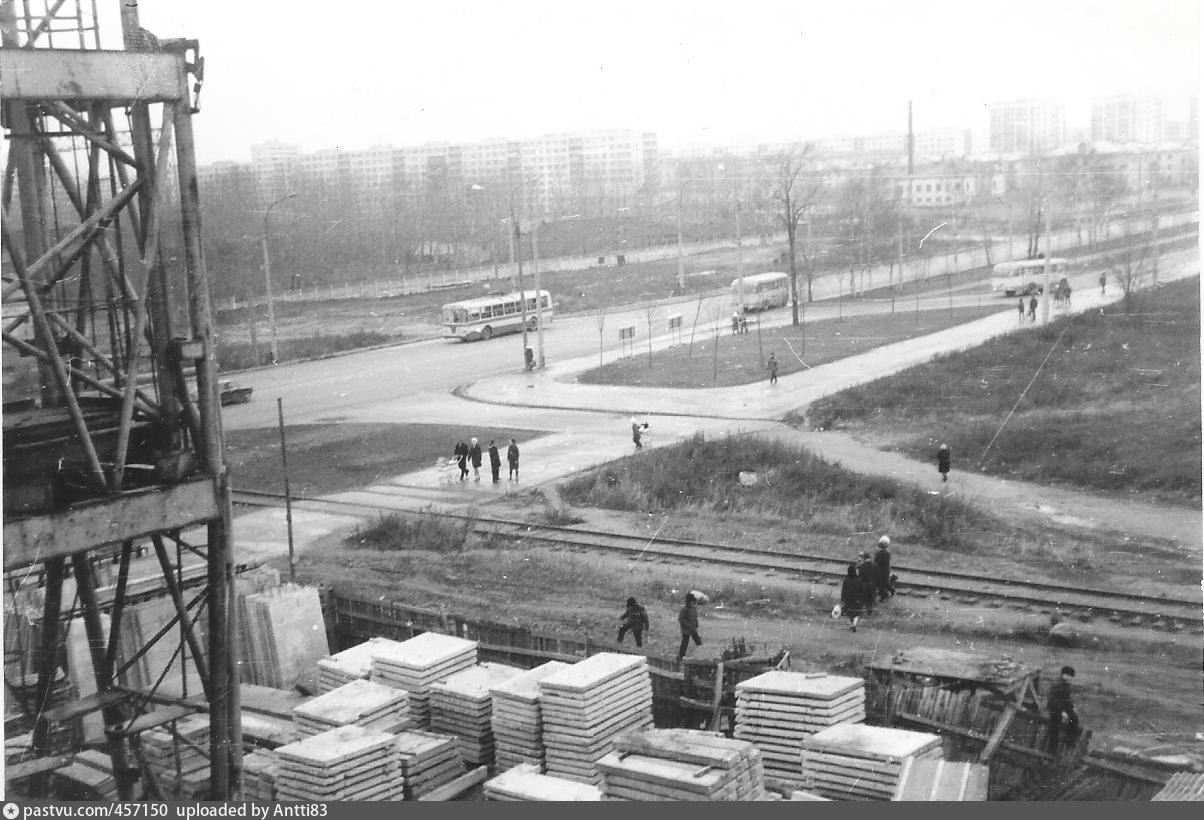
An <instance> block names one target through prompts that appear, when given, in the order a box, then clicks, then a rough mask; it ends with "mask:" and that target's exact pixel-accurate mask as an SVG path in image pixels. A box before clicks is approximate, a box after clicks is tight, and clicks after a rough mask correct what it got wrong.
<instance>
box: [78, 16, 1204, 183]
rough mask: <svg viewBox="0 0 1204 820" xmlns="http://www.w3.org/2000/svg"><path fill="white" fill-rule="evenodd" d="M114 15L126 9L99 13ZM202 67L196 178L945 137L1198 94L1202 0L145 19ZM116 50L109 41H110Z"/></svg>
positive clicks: (1080, 117) (1078, 120) (110, 27)
mask: <svg viewBox="0 0 1204 820" xmlns="http://www.w3.org/2000/svg"><path fill="white" fill-rule="evenodd" d="M100 5H101V7H102V9H103V8H105V7H108V6H112V7H113V8H116V0H100ZM139 8H140V14H141V20H142V25H143V26H144V27H145V28H147V29H149V30H150V31H152V32H154V33H155V34H156V35H157V36H159V37H160V38H164V37H193V38H197V39H199V40H200V44H201V54H202V55H204V57H205V83H204V89H203V91H202V94H201V100H200V104H201V113H200V115H199V116H198V118H197V119H196V127H197V135H198V139H199V143H198V159H199V160H200V161H201V162H202V163H208V162H214V161H217V160H222V159H231V160H238V161H243V160H247V159H249V157H250V146H251V145H252V144H254V143H258V142H264V141H268V140H273V139H277V140H283V141H286V142H293V143H297V144H299V145H300V146H301V148H302V150H305V151H311V150H316V149H319V148H334V147H339V148H361V147H367V146H370V145H375V144H389V145H395V146H406V145H417V144H421V143H424V142H433V141H449V142H468V141H474V140H479V139H487V138H491V137H509V138H523V137H530V136H535V135H538V134H543V133H550V132H564V131H576V130H586V129H592V128H630V129H637V130H646V131H653V132H655V133H656V134H657V135H658V137H659V139H660V142H661V144H662V145H665V146H674V145H684V144H694V143H712V144H732V143H744V142H757V141H774V140H784V139H796V138H800V137H821V136H825V135H838V134H858V133H873V132H877V131H889V130H896V131H901V130H903V129H905V128H906V117H907V101H908V100H912V101H913V102H914V110H915V123H916V129H917V130H924V129H928V128H935V127H943V126H956V127H963V128H970V129H972V130H974V131H975V132H976V135H978V136H979V137H981V138H985V133H986V132H985V126H986V105H987V104H988V103H990V102H995V101H1001V100H1007V99H1012V98H1017V97H1029V96H1051V97H1058V98H1062V99H1064V100H1066V101H1067V103H1068V104H1069V109H1068V113H1069V117H1070V120H1071V124H1072V125H1075V124H1081V125H1086V120H1087V104H1088V101H1089V99H1090V97H1091V96H1098V95H1105V94H1112V93H1122V92H1134V91H1136V92H1148V91H1152V92H1156V93H1161V94H1164V95H1165V96H1166V97H1167V99H1168V104H1169V106H1170V109H1169V115H1170V116H1171V117H1172V118H1181V117H1185V116H1186V99H1187V97H1188V95H1190V94H1195V93H1198V89H1199V85H1200V79H1201V78H1200V39H1201V19H1200V1H1199V0H1008V2H994V3H981V2H967V0H956V2H953V1H951V0H911V1H910V2H909V1H908V0H896V2H888V1H887V0H831V2H824V3H819V2H813V1H812V0H795V1H794V2H782V1H779V0H741V2H723V3H720V2H712V1H711V0H695V2H677V0H642V2H640V1H638V0H636V1H634V2H633V1H632V0H608V1H607V2H605V3H584V2H581V0H557V1H556V2H542V1H541V0H506V2H498V1H497V0H490V1H489V2H483V1H481V0H468V1H466V2H455V1H454V0H428V2H426V3H419V2H415V1H414V0H359V1H358V2H354V1H353V2H349V3H339V2H321V3H320V2H311V1H310V0H291V1H286V0H251V1H250V2H239V3H214V2H198V0H141V2H140V4H139ZM102 25H103V26H105V31H106V32H113V34H114V35H118V36H119V32H120V28H119V25H117V24H116V23H115V22H113V23H108V22H106V21H104V20H103V19H102Z"/></svg>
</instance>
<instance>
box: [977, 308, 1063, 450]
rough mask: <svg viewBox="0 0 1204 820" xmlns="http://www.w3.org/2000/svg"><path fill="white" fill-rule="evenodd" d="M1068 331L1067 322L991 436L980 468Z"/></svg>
mask: <svg viewBox="0 0 1204 820" xmlns="http://www.w3.org/2000/svg"><path fill="white" fill-rule="evenodd" d="M1067 330H1070V323H1069V322H1067V323H1066V326H1065V327H1064V328H1062V332H1061V333H1059V334H1058V338H1056V339H1054V343H1053V344H1052V345H1051V346H1050V348H1049V352H1048V353H1046V354H1045V358H1044V359H1042V360H1041V364H1039V365H1037V370H1036V372H1034V373H1033V377H1032V378H1031V379H1029V380H1028V384H1027V385H1025V387H1024V389H1023V390H1021V391H1020V397H1019V398H1018V399H1016V403H1015V404H1013V405H1012V409H1011V410H1009V411H1008V414H1007V416H1005V417H1004V419H1003V423H1001V424H1000V425H999V429H998V430H996V431H995V435H993V436H991V440H990V442H988V443H987V447H986V449H985V450H983V451H982V455H981V456H979V459H978V466H979V467H982V465H983V464H984V463H985V462H986V460H987V453H989V452H990V451H991V447H993V446H994V445H995V440H996V439H998V438H999V434H1000V433H1002V432H1003V428H1004V427H1006V426H1007V423H1008V421H1010V420H1011V418H1012V416H1013V414H1015V412H1016V408H1017V407H1019V406H1020V402H1022V401H1024V397H1025V396H1026V395H1027V394H1028V391H1029V388H1031V387H1032V386H1033V382H1035V381H1036V380H1037V377H1038V376H1040V375H1041V369H1042V368H1044V367H1045V363H1046V362H1048V361H1049V357H1050V356H1052V355H1053V352H1054V351H1055V350H1057V349H1058V343H1059V342H1061V341H1062V337H1063V336H1065V335H1066V331H1067Z"/></svg>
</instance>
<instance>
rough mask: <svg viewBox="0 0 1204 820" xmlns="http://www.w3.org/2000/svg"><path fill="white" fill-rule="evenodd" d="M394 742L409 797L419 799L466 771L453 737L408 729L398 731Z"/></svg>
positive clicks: (408, 798) (403, 783) (404, 786)
mask: <svg viewBox="0 0 1204 820" xmlns="http://www.w3.org/2000/svg"><path fill="white" fill-rule="evenodd" d="M395 745H396V748H397V752H398V756H399V759H400V761H401V778H402V787H403V789H404V794H405V799H406V800H416V799H417V798H419V797H421V796H422V795H424V794H426V793H427V792H430V791H434V790H435V789H437V788H439V787H440V786H442V785H444V784H446V783H450V782H451V781H453V780H455V779H456V778H457V777H459V776H460V775H462V774H464V763H463V761H461V760H460V752H459V748H458V744H457V741H456V738H454V737H451V736H449V735H437V734H434V733H432V732H421V731H418V730H415V729H409V730H407V731H404V732H398V734H397V739H396V741H395Z"/></svg>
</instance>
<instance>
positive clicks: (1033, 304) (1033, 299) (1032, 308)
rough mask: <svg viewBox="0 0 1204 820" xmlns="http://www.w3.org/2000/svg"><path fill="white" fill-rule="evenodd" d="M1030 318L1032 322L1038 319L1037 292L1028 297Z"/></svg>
mask: <svg viewBox="0 0 1204 820" xmlns="http://www.w3.org/2000/svg"><path fill="white" fill-rule="evenodd" d="M1028 320H1029V321H1030V322H1035V321H1037V294H1035V293H1034V294H1033V295H1032V296H1030V297H1028Z"/></svg>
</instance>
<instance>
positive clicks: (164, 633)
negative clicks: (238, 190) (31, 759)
mask: <svg viewBox="0 0 1204 820" xmlns="http://www.w3.org/2000/svg"><path fill="white" fill-rule="evenodd" d="M95 4H96V0H0V107H2V114H3V126H4V138H5V140H6V142H7V146H8V150H7V162H6V163H5V174H4V179H3V192H2V205H3V220H2V222H0V228H2V231H3V237H2V238H3V244H4V249H5V257H4V260H3V266H2V268H0V270H2V273H3V283H2V285H0V299H2V300H3V330H2V335H3V341H4V363H5V377H6V391H5V394H6V395H5V398H6V404H5V407H4V495H5V498H4V570H5V573H6V575H7V577H8V580H9V591H10V592H13V591H15V590H17V589H18V587H19V586H21V585H24V586H29V585H34V584H38V583H40V584H41V590H40V595H41V599H42V601H43V604H42V611H41V621H40V623H41V627H42V628H41V631H40V637H39V641H40V644H41V645H40V647H38V649H40V652H38V653H36V657H37V659H38V660H37V667H36V670H35V671H36V674H37V683H36V694H35V697H34V698H33V701H34V703H35V704H37V708H36V709H35V710H34V711H35V712H36V714H33V715H31V717H32V718H33V720H34V722H33V741H34V742H33V746H34V753H35V755H37V756H40V757H42V758H43V759H44V760H47V761H49V760H52V756H51V754H50V753H51V743H50V732H51V727H52V724H53V722H54V719H55V718H56V717H62V715H63V714H64V713H63V712H62V710H60V712H59V714H57V715H56V714H55V713H54V711H53V710H51V709H47V708H46V704H48V703H49V702H50V695H51V691H52V688H53V687H54V685H55V681H56V677H57V675H58V668H59V656H60V646H61V641H62V636H61V630H60V629H59V628H57V626H58V625H59V624H60V623H61V622H62V621H63V620H64V619H65V618H69V617H73V616H74V615H78V616H79V617H80V619H81V620H82V623H83V625H84V628H85V630H86V634H87V638H88V647H89V652H90V657H91V661H92V667H93V672H94V675H95V680H96V689H97V694H96V695H95V696H92V697H91V698H85V699H82V701H80V702H77V703H74V704H71V705H70V708H69V709H68V711H69V712H71V713H73V714H79V713H82V712H85V711H86V710H88V709H93V710H99V711H100V712H101V714H102V716H103V720H104V726H105V736H106V744H107V748H108V751H109V753H110V756H111V758H112V762H113V772H114V776H115V778H116V781H117V788H118V796H119V798H120V799H123V800H128V799H130V798H131V796H132V793H133V786H134V784H135V783H136V782H137V780H138V778H139V777H144V778H149V782H148V783H147V789H148V793H150V794H156V792H157V787H156V784H155V783H154V778H153V776H152V775H150V773H149V770H148V768H147V766H146V764H145V760H144V759H143V756H142V754H141V751H140V742H139V736H138V735H139V732H140V731H142V730H144V729H146V728H149V727H151V726H154V725H166V724H168V723H170V722H171V721H173V720H175V719H176V718H178V717H180V716H182V715H183V714H185V713H186V710H185V708H184V707H183V706H182V705H181V704H175V705H171V704H166V706H165V702H164V700H163V699H162V698H159V697H156V696H155V691H154V690H155V689H156V688H157V686H158V684H156V685H155V687H151V690H150V691H149V692H147V691H137V692H135V691H131V690H129V689H128V688H126V687H123V686H122V685H121V682H122V680H123V676H124V674H125V670H127V669H128V668H129V667H130V666H131V664H133V663H135V662H137V661H138V659H139V657H140V656H142V655H143V654H144V653H145V652H146V649H147V648H148V646H149V644H151V643H153V642H155V641H158V640H165V639H167V638H168V636H170V635H175V636H177V639H178V643H179V646H178V648H177V650H176V654H175V655H173V656H172V662H173V663H174V661H175V658H176V656H177V655H178V656H180V657H181V663H182V664H183V663H191V665H192V667H193V669H194V671H195V673H196V675H197V676H198V677H199V679H200V681H201V686H202V688H203V695H204V706H198V705H197V704H196V703H193V704H192V709H193V710H194V711H195V710H197V709H204V708H207V709H208V714H209V719H210V741H209V747H208V750H207V752H208V755H209V758H210V797H211V798H213V799H230V798H232V797H236V796H237V795H238V793H239V790H240V782H239V781H240V771H241V725H240V720H239V698H238V674H239V673H238V665H237V663H236V657H237V646H236V638H237V632H236V629H235V625H234V611H235V610H234V606H233V600H234V599H233V584H232V578H233V573H234V569H235V568H234V565H233V555H232V545H231V504H230V491H229V485H228V481H227V477H226V468H225V456H224V452H223V438H222V426H221V416H220V402H219V397H218V387H217V378H216V375H217V368H216V359H215V351H214V332H213V318H212V309H211V305H210V298H209V283H208V280H207V277H206V273H205V265H204V256H203V253H202V249H201V235H200V210H199V200H198V191H197V173H196V161H195V156H194V144H193V125H192V117H193V114H195V113H196V109H195V108H194V104H195V100H196V97H197V95H198V94H199V91H200V81H201V79H202V74H203V71H202V68H203V62H202V60H201V59H200V57H199V55H198V50H199V49H198V44H197V42H196V41H193V40H169V41H162V42H160V41H159V40H158V39H157V38H155V37H154V36H153V35H151V34H150V33H149V32H147V31H145V30H144V29H142V28H141V26H140V25H139V19H138V4H136V3H127V2H117V3H115V4H114V5H117V6H119V7H120V18H121V28H122V31H121V35H122V42H123V46H124V47H123V48H122V49H121V50H105V49H102V48H101V37H100V26H99V24H98V22H97V20H98V17H97V10H96V5H95ZM119 126H121V127H119ZM22 367H25V369H26V370H27V371H28V373H29V376H30V378H29V380H28V383H29V384H30V385H31V388H30V390H29V395H26V396H25V397H24V401H19V402H15V403H14V402H9V401H8V399H10V398H11V397H13V396H14V394H17V396H18V398H20V395H19V394H20V390H19V389H15V390H14V389H12V385H10V384H9V383H8V382H9V377H10V375H11V373H17V372H19V371H20V370H21V368H22ZM194 381H195V393H194V392H193V390H192V387H191V386H192V384H193V382H194ZM194 532H199V533H201V534H200V535H199V536H193V535H191V533H194ZM189 539H192V540H195V541H196V542H197V543H189ZM148 542H149V543H148ZM169 545H171V546H172V547H174V549H169ZM147 547H150V548H153V550H154V554H155V555H156V556H157V558H158V566H159V568H160V570H161V572H162V575H161V579H160V581H161V583H159V584H158V592H159V593H160V594H163V593H165V594H166V595H167V596H168V597H169V598H170V600H171V602H172V606H173V609H174V612H175V617H174V618H172V619H171V620H170V621H169V622H168V623H166V624H162V625H157V626H159V627H160V628H159V629H158V631H157V633H156V634H155V635H154V636H152V638H151V639H150V640H148V641H147V642H146V644H145V645H143V646H141V647H138V648H136V649H135V650H134V652H133V653H132V655H133V657H125V658H122V657H120V655H121V652H120V650H119V647H120V645H121V643H122V641H121V638H122V628H123V613H124V612H127V611H128V610H127V605H128V604H130V603H131V601H132V600H133V596H134V592H135V591H134V590H133V589H131V588H130V563H131V556H132V555H133V553H134V552H135V551H136V550H137V551H141V550H142V549H144V548H147ZM186 553H187V554H189V555H191V554H196V555H200V556H202V557H203V558H204V561H205V568H206V569H205V574H204V577H203V578H193V579H192V580H191V583H192V585H194V586H195V585H196V583H197V582H201V585H202V589H201V590H200V592H199V593H194V592H191V591H188V592H186V591H185V590H186V588H187V587H188V586H189V583H185V579H184V572H183V569H184V567H183V556H184V555H185V554H186ZM101 561H113V562H117V561H119V562H120V568H119V570H118V576H117V580H116V584H115V585H114V586H113V589H112V594H111V595H109V594H106V595H104V596H100V597H98V595H97V588H98V584H97V574H96V570H97V568H98V565H99V562H101ZM68 576H70V578H71V581H72V583H73V585H74V590H75V591H74V596H75V599H76V601H77V602H78V603H77V606H71V604H70V601H68V602H67V604H68V605H67V606H66V607H65V606H64V598H65V596H64V592H63V590H64V580H65V578H67V577H68ZM143 593H144V591H143ZM102 613H107V617H108V622H109V625H108V629H107V631H106V629H105V624H104V618H103V616H102ZM202 616H203V617H205V618H207V628H206V629H205V630H204V635H203V636H202V635H201V634H200V633H201V631H200V630H199V629H198V628H197V624H198V622H199V620H200V618H201V617H202ZM127 620H128V618H127ZM127 637H128V636H127ZM185 648H186V649H187V651H183V650H184V649H185ZM12 649H13V647H10V646H5V650H6V661H7V659H8V658H9V657H10V656H11V654H12ZM6 668H7V663H6ZM169 668H170V664H169ZM6 671H7V669H6ZM166 672H167V670H166V669H165V670H164V675H165V674H166ZM162 679H163V677H162V676H160V677H159V682H162ZM6 682H7V681H6ZM173 725H174V724H173ZM35 764H36V761H35ZM53 765H54V764H53V763H52V762H47V763H45V765H44V766H43V767H42V768H41V769H39V768H38V767H37V766H36V765H35V766H34V767H33V768H31V769H30V771H42V772H44V771H47V770H49V769H50V768H53Z"/></svg>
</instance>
